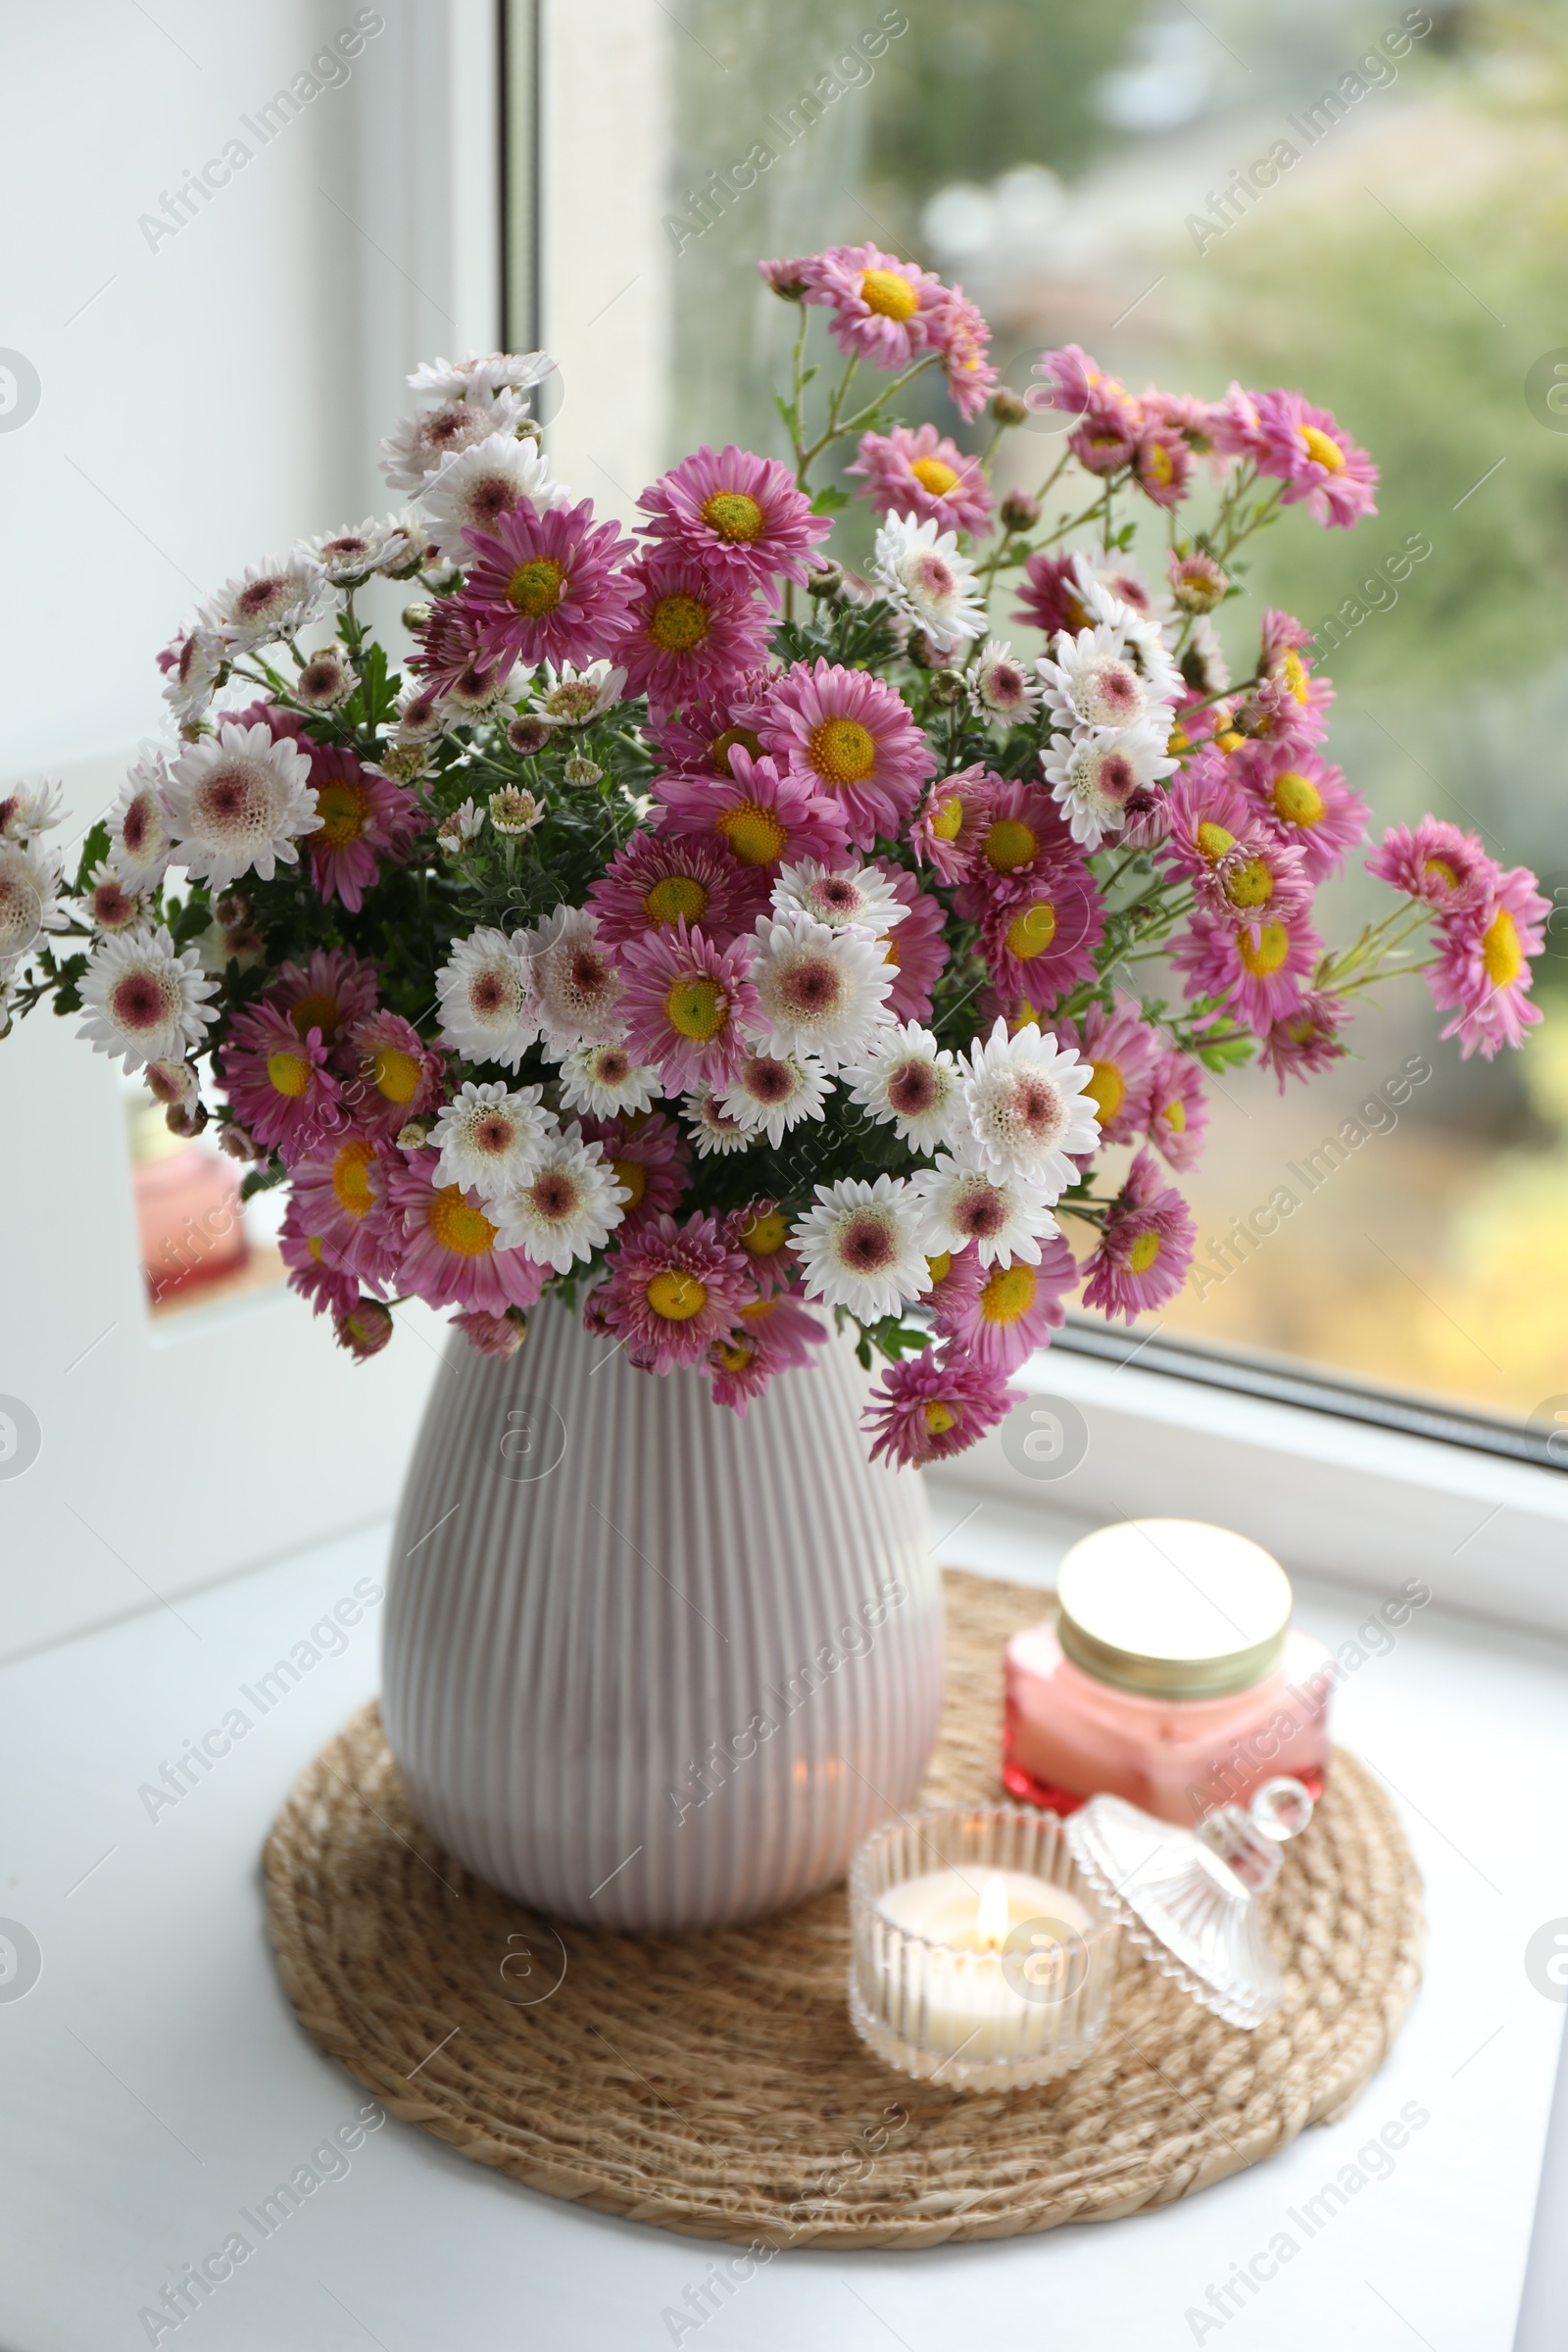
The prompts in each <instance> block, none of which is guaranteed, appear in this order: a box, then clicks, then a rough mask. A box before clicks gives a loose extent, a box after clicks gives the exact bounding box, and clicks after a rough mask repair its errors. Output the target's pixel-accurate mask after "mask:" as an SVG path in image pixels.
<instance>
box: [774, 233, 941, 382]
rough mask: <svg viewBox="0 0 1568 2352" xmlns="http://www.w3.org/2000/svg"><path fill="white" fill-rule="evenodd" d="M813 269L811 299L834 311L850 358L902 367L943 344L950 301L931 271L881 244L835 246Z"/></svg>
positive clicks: (838, 339)
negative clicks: (880, 247)
mask: <svg viewBox="0 0 1568 2352" xmlns="http://www.w3.org/2000/svg"><path fill="white" fill-rule="evenodd" d="M807 270H808V274H807V280H806V299H807V301H808V302H809V303H816V304H819V305H821V306H823V307H825V308H827V309H829V310H831V311H832V313H833V319H832V324H831V326H830V328H829V332H830V333H831V334H832V337H833V340H834V342H835V343H836V344H837V345H838V347H839V349H840V351H842V352H843V354H844V356H845V358H846V359H856V360H870V361H872V362H873V363H874V364H875V365H876V366H877V367H878V368H889V369H894V368H907V367H908V366H909V364H910V362H911V361H913V360H916V359H918V358H919V356H920V354H921V352H923V351H931V350H934V349H937V348H939V347H940V346H941V340H942V335H943V333H944V331H945V325H944V321H943V319H942V316H941V315H942V312H943V310H944V309H945V307H946V305H947V303H948V301H949V299H950V297H949V293H948V289H947V287H946V286H945V285H944V284H943V282H942V280H941V278H940V277H934V276H933V275H932V273H931V271H930V270H920V269H917V268H916V266H915V265H914V263H912V262H901V261H900V260H899V259H898V257H897V256H896V255H894V254H891V253H882V252H880V251H879V250H878V248H877V247H876V246H875V245H832V246H829V248H828V250H827V251H826V252H825V253H820V254H814V255H812V257H811V259H810V261H809V264H808V265H807Z"/></svg>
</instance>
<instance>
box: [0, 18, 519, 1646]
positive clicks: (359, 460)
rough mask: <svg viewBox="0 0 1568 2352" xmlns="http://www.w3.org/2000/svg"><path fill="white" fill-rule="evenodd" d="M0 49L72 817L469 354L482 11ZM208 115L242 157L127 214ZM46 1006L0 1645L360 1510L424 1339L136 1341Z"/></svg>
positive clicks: (27, 1050) (49, 677)
mask: <svg viewBox="0 0 1568 2352" xmlns="http://www.w3.org/2000/svg"><path fill="white" fill-rule="evenodd" d="M357 18H358V20H359V25H360V27H361V28H362V29H363V30H368V33H369V37H368V39H367V40H366V41H365V45H364V47H363V49H362V51H361V53H360V55H359V56H358V57H357V58H356V59H355V60H353V62H352V64H351V65H350V66H349V68H348V72H347V78H346V80H343V81H342V82H340V84H339V86H337V87H326V88H323V89H322V90H321V91H320V92H319V95H317V96H315V97H314V98H311V99H310V100H309V102H308V103H305V104H303V105H302V107H301V111H300V113H299V115H298V118H297V119H295V120H292V121H290V122H288V123H286V124H285V125H284V126H283V127H282V128H281V129H279V130H278V131H277V132H276V133H275V135H274V136H273V137H272V138H271V139H270V142H269V143H267V144H265V145H264V144H263V142H262V140H261V138H260V137H259V136H258V135H257V134H256V133H255V132H254V131H253V130H251V129H248V128H247V127H246V125H245V123H244V122H243V120H242V119H243V118H244V117H246V116H249V117H250V118H251V122H252V123H253V124H254V123H255V121H256V118H257V112H258V109H259V108H261V107H263V106H265V105H266V104H267V103H268V101H269V100H270V99H271V98H272V96H273V94H274V93H275V92H276V91H277V90H278V89H279V88H286V87H288V86H289V85H290V84H292V83H294V81H295V78H296V76H298V75H300V74H302V73H308V72H309V71H310V68H311V63H312V60H313V59H314V58H317V57H319V55H320V54H321V53H322V51H323V49H324V47H325V46H326V44H327V43H328V42H329V41H330V39H331V38H332V36H333V35H334V34H336V33H337V32H339V31H340V30H352V29H353V28H354V26H355V24H356V19H357ZM377 22H378V23H379V24H380V26H381V29H379V30H376V29H375V25H376V23H377ZM5 62H6V73H5V96H4V101H3V104H4V133H3V136H0V194H3V204H4V215H5V219H6V221H7V223H8V227H7V238H6V244H7V255H6V303H5V307H4V311H3V314H0V345H4V346H6V347H7V348H9V349H12V350H17V351H20V352H22V353H23V354H24V355H25V358H26V360H27V361H28V362H30V364H31V366H32V368H35V369H36V371H37V376H38V379H39V384H40V398H39V402H38V406H37V409H36V413H35V414H33V415H32V416H31V417H28V418H27V419H26V421H25V422H24V423H21V424H20V425H13V426H12V427H11V428H10V429H4V427H5V424H6V419H5V417H4V416H0V512H4V514H5V516H6V526H7V542H8V544H7V560H6V563H5V565H4V568H3V573H0V582H3V585H0V694H3V706H0V707H3V709H4V712H5V720H6V726H5V737H4V750H3V753H0V758H3V759H4V761H5V766H4V768H3V769H0V781H3V780H5V779H8V778H10V777H13V776H22V777H28V776H34V775H37V774H39V773H44V774H56V775H59V774H64V775H65V777H66V780H67V783H68V786H69V791H70V807H71V814H70V817H69V819H68V822H67V824H66V825H65V827H64V828H63V836H56V838H57V839H59V838H62V837H64V838H65V839H67V840H68V841H69V840H70V839H72V838H73V837H77V836H79V834H80V832H81V831H82V830H83V829H84V828H85V826H86V825H87V824H88V823H89V822H91V820H92V818H93V817H94V816H95V815H96V814H98V813H99V811H100V809H102V807H103V806H104V805H105V803H106V802H107V801H108V799H109V798H110V797H111V795H112V793H113V790H114V789H115V786H116V784H117V782H118V777H119V774H120V773H121V772H123V766H124V763H125V760H126V759H127V757H128V755H129V754H130V753H131V751H132V750H133V748H134V746H135V744H136V742H137V740H138V739H139V738H140V737H141V736H143V735H147V734H158V733H160V732H161V731H162V722H163V710H164V707H163V704H162V701H161V698H160V695H159V691H158V689H159V683H160V681H159V676H158V672H157V670H156V669H155V667H154V663H153V657H154V655H155V654H156V652H157V649H158V648H159V646H160V645H162V644H163V643H165V642H166V641H167V639H168V638H169V637H170V636H171V635H172V632H173V629H174V627H175V625H176V624H177V622H178V621H179V619H180V617H181V615H182V613H184V612H185V611H186V610H187V608H188V607H189V605H190V604H191V603H192V601H193V600H194V598H195V597H196V596H197V595H198V594H200V593H202V592H205V591H207V590H208V589H210V588H213V587H215V586H217V585H218V584H219V583H221V580H222V579H223V578H224V577H225V576H226V575H228V574H229V573H230V572H233V571H235V570H238V569H239V568H240V567H241V566H242V565H243V564H245V563H247V562H249V561H253V560H255V559H257V558H260V557H263V556H265V555H268V554H270V553H271V552H273V551H274V550H275V549H277V548H278V547H279V546H280V545H283V544H286V543H287V542H288V541H289V540H291V539H292V538H294V537H295V536H297V535H299V534H301V533H304V532H307V531H314V530H319V529H324V528H327V527H329V526H331V525H333V524H337V523H341V522H345V521H350V520H355V519H358V517H359V516H360V515H363V514H364V513H366V512H367V511H368V510H371V509H375V508H381V507H384V506H386V505H387V504H388V503H389V501H388V499H387V496H386V493H385V490H384V486H383V485H381V484H380V482H379V477H378V476H377V475H376V472H375V467H374V458H375V445H376V441H377V439H378V437H379V435H380V434H381V433H382V432H384V431H385V430H386V429H387V426H388V425H389V424H390V422H391V421H392V418H393V417H395V416H396V415H397V414H398V413H399V411H400V410H401V409H402V408H403V407H405V406H406V405H407V402H408V395H407V393H406V390H405V388H404V386H403V383H402V378H403V376H404V375H405V374H406V373H407V370H408V369H409V368H411V367H412V366H413V365H414V363H415V362H416V361H417V359H419V358H420V357H423V356H428V355H430V354H431V353H434V352H454V351H461V350H465V349H467V348H469V347H470V346H476V347H478V348H481V349H492V348H494V347H495V344H496V343H497V341H498V340H499V327H498V321H497V304H496V299H495V296H496V289H497V285H498V278H499V270H498V261H497V235H498V225H497V221H498V216H497V208H496V204H495V189H496V176H495V174H496V162H497V158H496V129H495V122H496V105H495V83H494V41H493V10H492V8H491V6H490V4H489V0H439V4H437V0H383V5H382V6H380V7H379V8H377V9H374V10H362V9H359V8H358V7H357V5H356V0H337V4H336V5H322V4H319V0H271V4H270V6H269V7H268V8H266V9H262V8H258V7H249V6H245V7H242V6H238V5H235V4H234V0H221V5H216V6H215V5H212V4H211V0H206V4H202V5H199V4H198V0H159V5H158V6H157V8H156V10H154V11H152V12H148V11H144V10H141V9H139V8H135V7H129V6H126V5H125V0H73V4H72V5H71V6H69V7H64V8H60V9H54V10H33V11H28V10H24V9H21V8H19V7H16V6H13V7H11V8H9V9H8V10H7V11H6V19H5ZM338 70H339V69H337V68H332V67H328V68H326V69H325V70H323V73H321V74H320V76H319V78H321V79H323V80H324V79H325V78H326V75H327V73H335V72H337V71H338ZM235 137H239V138H241V139H243V140H244V141H245V142H246V144H247V145H248V146H249V147H250V148H251V149H252V151H253V152H252V156H251V160H250V161H249V162H247V163H246V164H245V165H244V166H243V168H241V169H238V170H235V171H234V172H233V176H232V179H231V181H230V183H229V184H228V185H226V186H222V187H221V188H219V189H218V190H217V191H216V192H215V193H214V195H213V197H212V200H211V202H210V203H209V204H207V205H206V206H205V207H204V208H203V209H201V210H200V211H199V212H198V213H197V215H196V217H195V218H194V219H192V220H190V221H188V222H187V223H186V224H185V225H184V226H182V227H181V228H180V229H179V230H178V232H177V233H176V234H172V235H168V236H152V237H150V235H149V232H148V231H147V230H146V229H145V228H144V227H142V226H141V225H139V222H140V218H141V216H143V215H149V214H155V213H156V212H157V211H158V209H159V205H160V199H161V197H162V196H163V194H164V193H165V192H172V191H173V190H175V189H176V188H177V187H178V185H179V184H180V182H181V180H182V179H183V178H184V177H185V176H186V174H187V173H188V172H190V171H192V170H199V169H200V168H201V167H203V166H204V165H205V164H207V163H208V161H209V159H212V158H215V157H216V158H221V157H222V155H223V151H224V147H225V142H227V141H228V140H230V139H233V138H235ZM211 176H212V177H213V178H214V179H217V178H220V177H221V169H220V170H219V171H215V172H213V173H212V174H211ZM73 1028H74V1023H73V1022H65V1023H61V1022H56V1021H54V1020H53V1019H52V1018H51V1017H50V1016H49V1015H48V1014H47V1013H44V1014H41V1015H34V1016H32V1018H31V1019H30V1020H29V1021H28V1022H26V1023H25V1024H24V1025H23V1026H22V1027H21V1028H19V1029H18V1030H17V1031H16V1032H15V1033H14V1034H13V1035H12V1036H10V1037H9V1038H6V1039H5V1040H3V1041H0V1397H5V1396H13V1397H20V1398H22V1399H23V1400H24V1401H25V1403H26V1404H27V1405H28V1406H29V1408H30V1409H31V1411H32V1412H33V1413H35V1414H36V1416H37V1418H38V1421H39V1423H40V1424H41V1427H42V1432H43V1445H42V1450H41V1452H40V1454H39V1456H38V1458H37V1460H36V1462H35V1463H33V1465H32V1466H31V1467H30V1468H29V1469H27V1470H26V1471H25V1474H23V1475H21V1476H7V1475H5V1465H4V1464H3V1462H0V1654H15V1653H16V1652H17V1651H19V1650H21V1649H25V1648H27V1647H30V1646H33V1645H34V1644H36V1643H38V1642H43V1641H46V1640H49V1639H52V1638H54V1637H56V1636H58V1635H60V1634H62V1633H65V1632H68V1631H71V1630H73V1629H74V1628H76V1627H79V1626H83V1625H87V1624H91V1623H94V1622H99V1621H102V1620H105V1619H108V1618H110V1617H113V1616H117V1615H121V1614H123V1613H125V1612H126V1611H128V1610H131V1609H135V1608H139V1607H142V1606H146V1605H151V1604H152V1596H153V1595H154V1594H157V1595H162V1596H163V1597H165V1598H166V1599H172V1600H174V1601H177V1599H178V1596H179V1594H180V1593H185V1592H189V1591H190V1590H191V1589H192V1588H194V1587H195V1586H197V1585H200V1584H202V1583H205V1582H208V1581H210V1580H211V1579H212V1578H214V1577H216V1576H218V1575H221V1574H224V1573H227V1572H229V1571H232V1570H234V1569H236V1568H239V1567H242V1566H246V1565H249V1564H250V1563H252V1562H253V1561H256V1560H258V1559H261V1558H264V1557H267V1556H269V1555H270V1554H271V1553H274V1552H277V1551H280V1550H283V1549H286V1548H288V1547H289V1546H291V1545H293V1544H299V1543H301V1542H304V1541H305V1540H307V1539H308V1538H312V1537H315V1536H318V1535H320V1534H323V1533H326V1532H329V1531H331V1530H333V1529H336V1528H340V1527H345V1526H348V1525H351V1524H353V1523H355V1522H356V1521H361V1520H365V1519H367V1518H369V1517H371V1516H373V1515H376V1514H379V1513H380V1512H382V1511H384V1510H386V1509H388V1508H390V1506H391V1504H392V1503H393V1501H394V1500H395V1497H396V1493H397V1488H398V1484H399V1480H400V1477H401V1472H402V1465H403V1462H404V1460H405V1458H406V1455H407V1451H408V1446H409V1443H410V1439H411V1436H412V1433H413V1429H414V1426H415V1423H416V1421H417V1415H418V1411H419V1408H420V1405H421V1403H422V1400H423V1397H424V1393H425V1390H426V1388H427V1386H428V1382H429V1379H430V1377H431V1376H432V1372H433V1369H434V1363H435V1358H434V1356H433V1354H432V1352H431V1346H430V1343H429V1334H430V1333H431V1331H433V1330H434V1329H435V1327H436V1318H433V1317H428V1316H424V1315H423V1314H422V1310H421V1312H420V1317H419V1320H418V1321H417V1323H413V1324H411V1326H410V1328H409V1331H408V1332H407V1334H406V1335H405V1336H403V1337H401V1338H400V1339H399V1341H397V1342H396V1343H395V1344H394V1346H393V1347H392V1348H390V1349H389V1350H388V1351H387V1353H386V1354H385V1355H384V1356H382V1357H380V1358H379V1359H378V1360H377V1361H376V1362H374V1363H372V1364H370V1365H367V1366H356V1365H353V1364H351V1363H350V1362H349V1360H348V1358H347V1357H345V1356H343V1355H341V1354H340V1353H339V1352H338V1351H337V1350H336V1349H335V1348H333V1347H332V1345H331V1342H330V1338H329V1336H328V1335H327V1333H326V1332H325V1329H324V1327H323V1325H322V1324H321V1323H319V1322H313V1319H312V1318H311V1316H310V1315H309V1313H308V1312H307V1311H306V1310H305V1309H304V1308H303V1307H302V1305H301V1304H300V1303H299V1302H298V1301H297V1300H295V1299H292V1298H291V1297H285V1296H283V1295H281V1294H275V1295H270V1296H267V1297H265V1298H262V1299H253V1300H250V1301H247V1302H243V1303H237V1304H236V1305H234V1306H233V1307H231V1308H227V1309H219V1308H214V1309H213V1310H211V1311H210V1312H206V1313H203V1312H197V1311H192V1312H191V1313H189V1314H187V1315H184V1316H181V1317H179V1318H177V1319H176V1320H175V1321H174V1322H173V1323H172V1324H171V1325H169V1326H166V1327H164V1328H162V1329H160V1331H159V1332H158V1333H157V1335H156V1336H155V1335H154V1334H153V1333H152V1331H151V1329H150V1327H149V1324H148V1320H147V1317H146V1313H145V1308H144V1305H143V1302H142V1295H141V1281H140V1275H139V1272H138V1269H137V1265H136V1250H135V1243H134V1235H133V1229H132V1218H131V1199H130V1177H129V1169H128V1165H127V1161H126V1153H125V1145H124V1136H123V1119H122V1114H121V1108H120V1100H119V1092H118V1084H117V1076H116V1072H115V1071H114V1069H113V1068H112V1066H111V1065H110V1064H109V1063H108V1062H107V1061H106V1060H105V1059H104V1058H103V1057H101V1056H98V1055H94V1054H90V1053H89V1052H88V1050H87V1049H86V1048H84V1047H81V1046H78V1045H77V1044H75V1042H74V1040H73V1035H72V1031H73ZM0 1409H3V1407H0Z"/></svg>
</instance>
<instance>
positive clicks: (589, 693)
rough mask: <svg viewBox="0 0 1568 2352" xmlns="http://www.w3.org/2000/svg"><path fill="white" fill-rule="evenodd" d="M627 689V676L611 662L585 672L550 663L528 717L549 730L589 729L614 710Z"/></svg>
mask: <svg viewBox="0 0 1568 2352" xmlns="http://www.w3.org/2000/svg"><path fill="white" fill-rule="evenodd" d="M625 686H626V672H625V671H624V670H623V669H617V668H616V667H615V665H614V663H613V662H589V664H588V666H587V668H586V669H575V668H573V666H572V664H571V663H570V662H563V663H562V664H561V667H560V668H559V669H557V668H555V667H554V666H553V664H552V663H550V662H546V663H545V667H544V677H543V679H542V681H541V682H540V684H539V685H538V686H536V687H535V689H534V700H533V703H532V706H531V708H530V710H529V712H528V715H529V717H530V718H540V719H543V721H544V723H545V725H546V726H547V727H586V726H588V725H590V724H591V723H592V721H593V720H594V719H596V718H602V717H603V716H604V714H605V712H606V711H613V709H614V707H615V705H616V704H617V703H618V702H619V701H620V698H621V695H622V694H623V692H624V691H625Z"/></svg>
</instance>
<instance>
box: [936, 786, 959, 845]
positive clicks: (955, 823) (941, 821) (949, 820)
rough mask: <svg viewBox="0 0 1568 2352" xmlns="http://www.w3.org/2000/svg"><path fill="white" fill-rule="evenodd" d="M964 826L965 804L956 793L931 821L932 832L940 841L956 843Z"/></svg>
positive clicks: (943, 804)
mask: <svg viewBox="0 0 1568 2352" xmlns="http://www.w3.org/2000/svg"><path fill="white" fill-rule="evenodd" d="M962 824H963V803H962V801H960V800H959V798H958V796H957V794H956V793H955V794H954V795H953V798H952V799H951V800H949V801H944V802H943V803H942V806H941V807H940V808H939V809H938V810H937V812H936V814H935V816H934V817H933V818H932V819H931V830H932V832H933V833H934V834H935V835H936V837H937V839H938V841H956V840H957V838H958V833H959V830H960V828H961V827H962Z"/></svg>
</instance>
